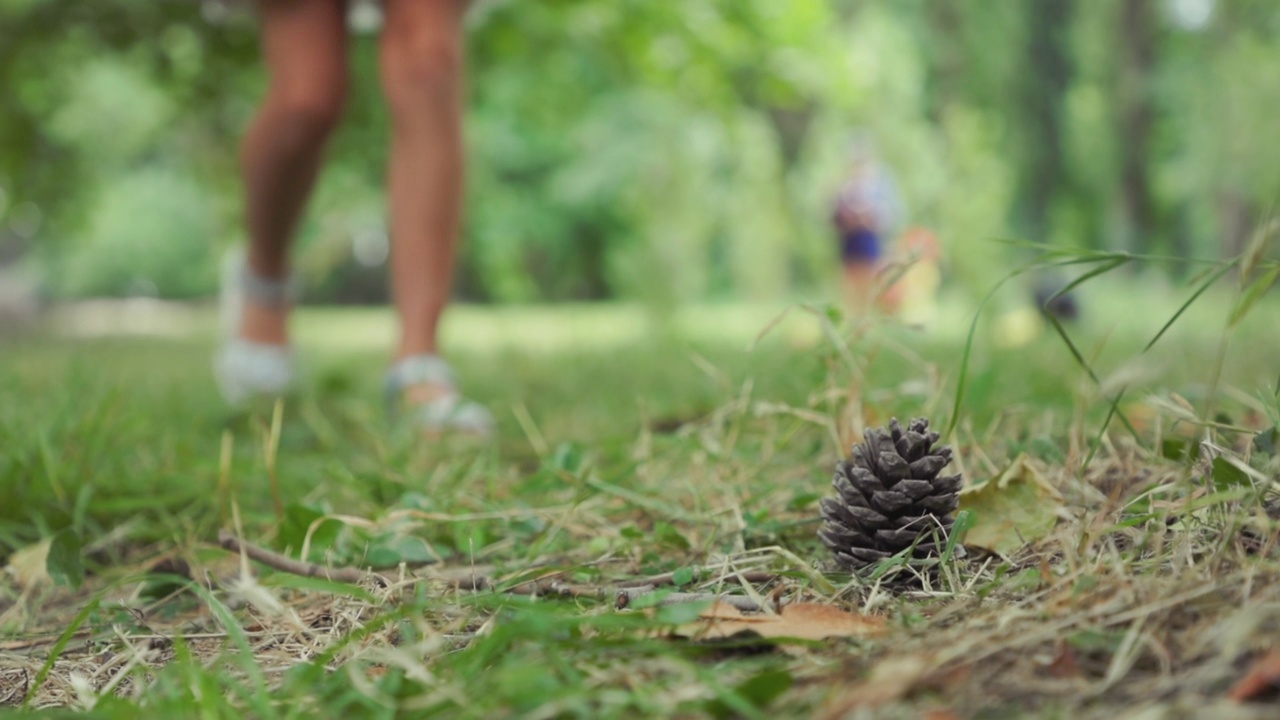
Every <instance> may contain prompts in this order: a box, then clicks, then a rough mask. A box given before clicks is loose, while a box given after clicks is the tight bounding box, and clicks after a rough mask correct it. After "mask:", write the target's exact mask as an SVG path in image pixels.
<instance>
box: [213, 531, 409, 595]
mask: <svg viewBox="0 0 1280 720" xmlns="http://www.w3.org/2000/svg"><path fill="white" fill-rule="evenodd" d="M218 545H220V546H221V547H222V548H223V549H224V550H229V551H231V552H233V553H243V554H244V555H246V556H248V557H249V559H251V560H256V561H258V562H260V563H262V564H263V565H266V566H267V567H269V568H273V569H275V570H279V571H281V572H287V573H290V574H291V575H301V576H302V577H314V578H324V579H326V580H336V581H338V582H344V583H351V584H353V585H358V584H360V583H361V582H363V581H365V580H376V581H377V582H378V583H379V584H381V585H383V586H384V587H385V586H386V585H388V583H387V581H386V579H385V578H383V577H382V576H380V575H377V574H376V573H372V572H369V571H367V570H361V569H359V568H353V567H332V568H331V567H325V566H324V565H317V564H315V563H310V562H303V561H301V560H294V559H293V558H290V557H285V556H284V555H281V554H280V553H278V552H275V551H273V550H268V549H266V548H264V547H260V546H258V545H254V544H253V543H251V542H248V541H245V540H241V539H240V538H238V537H236V536H235V535H234V534H232V533H231V531H229V530H219V531H218Z"/></svg>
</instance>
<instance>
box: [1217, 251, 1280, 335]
mask: <svg viewBox="0 0 1280 720" xmlns="http://www.w3.org/2000/svg"><path fill="white" fill-rule="evenodd" d="M1277 276H1280V265H1275V266H1273V267H1272V268H1271V269H1270V270H1269V271H1267V272H1265V273H1263V274H1262V277H1260V278H1258V279H1257V280H1254V281H1253V282H1252V283H1250V285H1249V287H1248V288H1246V289H1245V291H1244V292H1243V293H1242V294H1241V295H1240V299H1239V300H1238V301H1237V302H1236V306H1235V307H1234V308H1232V310H1231V319H1230V320H1228V321H1227V327H1228V328H1234V327H1235V326H1236V325H1239V324H1240V321H1241V320H1243V319H1244V317H1245V315H1248V314H1249V311H1250V310H1252V309H1253V306H1254V305H1256V304H1257V303H1258V300H1260V299H1261V298H1262V296H1263V295H1265V294H1266V292H1267V291H1268V290H1270V289H1271V286H1272V285H1274V284H1275V282H1276V277H1277Z"/></svg>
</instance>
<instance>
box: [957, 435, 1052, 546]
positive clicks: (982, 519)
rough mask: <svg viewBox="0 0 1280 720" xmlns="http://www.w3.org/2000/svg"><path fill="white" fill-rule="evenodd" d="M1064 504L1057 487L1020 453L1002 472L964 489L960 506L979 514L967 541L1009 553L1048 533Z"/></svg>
mask: <svg viewBox="0 0 1280 720" xmlns="http://www.w3.org/2000/svg"><path fill="white" fill-rule="evenodd" d="M1062 504H1063V501H1062V495H1061V494H1060V493H1059V492H1058V491H1057V489H1056V488H1054V487H1053V486H1052V485H1050V484H1049V481H1047V480H1045V479H1044V476H1043V475H1041V474H1040V472H1039V471H1038V470H1036V469H1035V468H1034V467H1033V466H1032V465H1031V463H1030V462H1029V461H1028V460H1027V457H1026V456H1025V455H1019V456H1018V458H1017V459H1016V460H1014V461H1013V464H1011V465H1010V466H1009V467H1008V468H1007V469H1006V470H1005V471H1004V472H1002V473H1000V474H999V475H998V476H996V477H994V478H992V479H991V480H988V481H987V482H985V483H983V484H982V485H978V486H977V487H969V488H965V489H964V490H961V491H960V509H961V510H969V511H971V512H972V513H973V514H974V516H975V521H974V526H973V528H972V529H970V530H969V534H968V535H967V536H965V540H964V544H965V545H968V546H970V547H978V548H982V549H984V550H990V551H992V552H996V553H999V554H1001V555H1008V554H1010V553H1012V552H1014V551H1016V550H1019V549H1020V548H1022V547H1023V546H1024V545H1026V544H1027V543H1029V542H1034V541H1036V540H1039V539H1040V538H1043V537H1044V536H1046V535H1048V534H1049V532H1050V531H1051V530H1053V526H1054V525H1055V524H1057V522H1058V510H1059V509H1060V508H1061V507H1062Z"/></svg>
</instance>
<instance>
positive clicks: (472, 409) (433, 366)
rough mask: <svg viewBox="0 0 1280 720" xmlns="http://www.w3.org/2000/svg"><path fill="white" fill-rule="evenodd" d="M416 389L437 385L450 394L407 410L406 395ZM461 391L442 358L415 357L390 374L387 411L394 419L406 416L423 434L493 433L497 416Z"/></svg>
mask: <svg viewBox="0 0 1280 720" xmlns="http://www.w3.org/2000/svg"><path fill="white" fill-rule="evenodd" d="M414 385H436V386H439V387H442V388H444V389H445V390H446V392H444V393H443V394H441V395H440V397H437V398H435V399H434V400H431V401H429V402H425V403H414V404H413V405H412V406H406V403H405V401H404V391H405V390H407V389H408V388H410V387H413V386H414ZM457 387H458V385H457V380H456V377H455V375H454V373H453V368H452V367H450V366H449V363H447V362H445V361H444V360H443V359H442V358H441V357H440V356H438V355H431V354H423V355H412V356H410V357H407V358H404V359H402V360H400V361H399V362H397V363H396V364H395V365H392V366H391V369H390V370H388V371H387V378H386V395H387V407H388V409H389V410H390V411H391V413H392V414H393V415H396V414H399V413H401V412H403V413H404V414H405V415H406V416H407V419H408V421H409V422H411V423H412V424H413V425H415V426H417V427H418V429H420V430H428V431H435V430H461V431H464V432H473V433H476V434H480V435H488V434H490V433H492V432H493V415H491V414H490V413H489V411H488V410H487V409H485V407H484V406H483V405H480V404H479V403H476V402H474V401H472V400H468V399H467V398H464V397H463V396H462V395H461V394H459V393H458V390H457Z"/></svg>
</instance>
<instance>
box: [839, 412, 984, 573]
mask: <svg viewBox="0 0 1280 720" xmlns="http://www.w3.org/2000/svg"><path fill="white" fill-rule="evenodd" d="M863 437H864V438H865V440H866V442H865V443H862V444H858V445H854V447H853V456H852V459H851V460H842V461H841V462H840V464H839V465H838V466H837V467H836V474H835V478H834V479H833V480H832V483H831V484H832V486H833V487H835V489H836V493H837V494H836V497H834V498H825V499H823V501H822V517H823V520H824V521H825V522H824V523H823V526H822V528H821V529H820V530H818V537H819V539H821V540H822V544H824V545H826V546H827V547H829V548H831V550H832V551H833V552H834V553H835V555H836V560H838V561H839V562H840V564H841V565H843V566H845V567H846V568H848V569H850V570H859V569H861V568H863V567H866V566H867V565H871V564H873V563H875V562H876V561H878V560H883V559H884V558H887V557H890V556H892V555H895V554H897V553H899V552H902V551H903V550H906V549H907V548H910V547H912V545H915V550H914V551H913V556H914V557H917V558H924V557H928V556H930V555H937V554H939V553H940V551H941V548H939V547H938V542H939V541H942V542H945V538H946V536H947V535H948V533H950V531H951V526H952V524H953V523H954V522H955V519H954V518H953V517H951V513H952V512H954V511H955V509H956V506H957V505H958V504H959V502H960V500H959V497H958V495H959V492H960V485H961V478H960V475H958V474H957V475H944V476H939V475H938V473H940V472H942V469H943V468H944V467H946V466H947V464H948V463H950V462H951V448H949V447H947V446H945V445H942V446H936V447H935V446H934V443H936V442H938V433H936V432H929V421H928V420H925V419H924V418H917V419H915V420H912V421H911V424H910V425H909V426H908V427H907V429H906V430H905V431H904V430H903V429H902V426H901V425H899V424H898V421H897V419H894V420H892V421H890V422H889V431H888V432H885V431H884V430H881V429H878V428H876V429H868V430H867V431H866V432H865V433H864V434H863ZM935 533H936V535H935ZM935 538H936V539H935Z"/></svg>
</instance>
